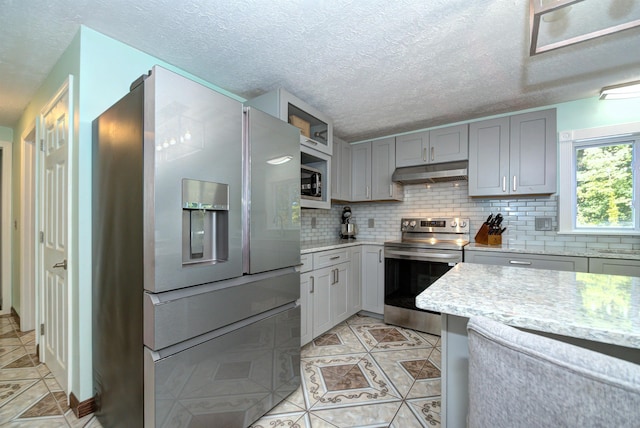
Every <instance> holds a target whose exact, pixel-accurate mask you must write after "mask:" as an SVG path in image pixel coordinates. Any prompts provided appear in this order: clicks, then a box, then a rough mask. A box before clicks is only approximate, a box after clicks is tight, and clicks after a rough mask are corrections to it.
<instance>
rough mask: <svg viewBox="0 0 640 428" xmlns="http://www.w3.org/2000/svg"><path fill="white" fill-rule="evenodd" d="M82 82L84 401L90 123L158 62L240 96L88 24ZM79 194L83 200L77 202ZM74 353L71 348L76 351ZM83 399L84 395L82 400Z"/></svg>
mask: <svg viewBox="0 0 640 428" xmlns="http://www.w3.org/2000/svg"><path fill="white" fill-rule="evenodd" d="M80 34H81V42H80V73H79V74H80V79H79V81H80V84H79V94H80V98H79V102H78V110H77V115H78V118H79V121H78V124H79V135H78V140H77V142H78V143H77V151H76V152H75V153H74V159H73V163H74V164H75V165H77V171H76V172H77V174H76V175H75V176H74V179H75V182H76V183H77V192H74V195H75V198H76V200H75V201H74V211H73V213H72V223H73V224H74V225H75V227H76V228H77V229H76V230H77V233H76V234H75V242H74V245H75V248H77V254H78V266H77V278H76V280H75V281H74V282H75V283H76V284H78V288H77V301H78V302H79V304H78V305H75V306H74V308H73V315H72V317H73V325H74V326H75V328H77V332H74V335H77V337H78V349H77V352H78V355H80V356H81V357H80V359H79V361H78V364H77V366H74V370H75V374H74V379H76V380H78V382H74V391H77V392H76V395H78V397H79V398H80V399H81V400H82V399H83V398H88V397H90V396H91V395H92V393H93V389H92V365H91V364H92V362H91V334H92V333H91V314H92V309H91V278H92V271H91V268H92V263H91V246H92V243H91V204H90V202H87V201H90V196H91V138H92V131H91V129H92V122H93V120H94V119H95V118H96V117H98V116H99V115H100V114H101V113H102V112H103V111H105V110H106V109H107V108H109V107H110V106H111V105H112V104H114V103H115V102H116V101H118V100H119V99H120V98H122V97H123V96H124V95H125V94H127V93H128V92H129V86H130V85H131V82H133V81H134V80H136V79H137V78H138V77H140V76H141V75H142V74H146V73H148V71H149V70H150V69H151V68H152V67H153V66H154V65H156V64H157V65H160V66H162V67H165V68H167V69H169V70H172V71H174V72H176V73H179V74H182V75H184V76H186V77H189V78H191V79H193V80H196V81H198V82H199V83H201V84H203V85H205V86H207V87H210V88H212V89H214V90H217V91H219V92H222V93H224V94H225V95H227V96H229V97H231V98H234V99H236V100H238V101H244V99H243V98H240V97H238V96H237V95H234V94H231V93H229V92H227V91H225V90H223V89H221V88H219V87H217V86H215V85H213V84H211V83H209V82H206V81H204V80H202V79H200V78H198V77H197V76H194V75H192V74H190V73H187V72H185V71H184V70H180V69H178V68H176V67H174V66H173V65H171V64H168V63H166V62H164V61H161V60H159V59H158V58H155V57H153V56H151V55H148V54H146V53H144V52H141V51H139V50H136V49H134V48H132V47H130V46H128V45H125V44H123V43H120V42H118V41H116V40H113V39H111V38H109V37H107V36H105V35H103V34H101V33H98V32H96V31H94V30H92V29H90V28H87V27H82V28H81V29H80ZM79 195H82V198H81V199H82V202H81V201H79V200H78V198H79ZM74 351H75V349H74ZM81 397H83V398H81Z"/></svg>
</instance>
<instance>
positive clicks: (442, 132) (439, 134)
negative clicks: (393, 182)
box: [396, 124, 469, 167]
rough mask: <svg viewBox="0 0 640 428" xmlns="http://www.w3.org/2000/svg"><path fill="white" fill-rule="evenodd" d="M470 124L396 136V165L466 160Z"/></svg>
mask: <svg viewBox="0 0 640 428" xmlns="http://www.w3.org/2000/svg"><path fill="white" fill-rule="evenodd" d="M468 142H469V126H468V125H467V124H464V125H455V126H447V127H445V128H438V129H433V130H431V131H422V132H414V133H412V134H406V135H401V136H398V137H396V166H397V167H403V166H416V165H424V164H428V163H442V162H451V161H459V160H466V159H467V157H468V147H469V146H468Z"/></svg>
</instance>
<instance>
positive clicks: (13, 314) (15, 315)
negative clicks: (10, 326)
mask: <svg viewBox="0 0 640 428" xmlns="http://www.w3.org/2000/svg"><path fill="white" fill-rule="evenodd" d="M11 315H12V316H13V318H15V320H16V322H17V323H18V327H19V326H20V315H18V313H17V312H16V310H15V309H14V308H13V306H11Z"/></svg>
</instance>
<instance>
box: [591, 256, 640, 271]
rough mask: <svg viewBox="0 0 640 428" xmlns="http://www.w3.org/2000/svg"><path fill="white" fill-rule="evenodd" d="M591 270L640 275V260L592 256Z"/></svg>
mask: <svg viewBox="0 0 640 428" xmlns="http://www.w3.org/2000/svg"><path fill="white" fill-rule="evenodd" d="M589 272H591V273H604V274H607V275H625V276H640V260H624V259H608V258H597V257H590V258H589Z"/></svg>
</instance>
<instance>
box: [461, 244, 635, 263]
mask: <svg viewBox="0 0 640 428" xmlns="http://www.w3.org/2000/svg"><path fill="white" fill-rule="evenodd" d="M464 250H465V251H494V252H495V251H497V252H505V253H519V254H543V255H553V256H573V257H600V258H604V259H625V260H640V250H622V249H615V248H602V249H600V248H576V249H567V248H566V247H565V248H553V247H549V246H540V245H537V246H530V247H525V246H519V245H507V244H503V245H484V244H476V243H470V244H469V245H466V246H465V247H464Z"/></svg>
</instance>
